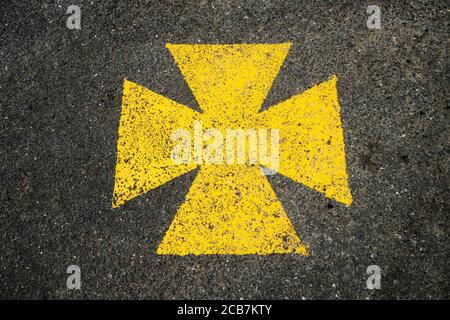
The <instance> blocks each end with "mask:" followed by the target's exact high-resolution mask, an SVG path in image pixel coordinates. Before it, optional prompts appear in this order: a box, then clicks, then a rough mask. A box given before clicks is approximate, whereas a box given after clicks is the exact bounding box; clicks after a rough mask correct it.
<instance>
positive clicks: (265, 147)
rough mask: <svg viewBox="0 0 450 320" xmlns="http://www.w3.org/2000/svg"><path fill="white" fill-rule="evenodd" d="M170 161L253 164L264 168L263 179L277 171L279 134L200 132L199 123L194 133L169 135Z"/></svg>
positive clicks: (272, 131) (270, 131) (262, 131)
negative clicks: (171, 143) (172, 145)
mask: <svg viewBox="0 0 450 320" xmlns="http://www.w3.org/2000/svg"><path fill="white" fill-rule="evenodd" d="M171 138H172V142H174V143H175V146H174V148H173V150H172V154H171V158H172V161H173V162H174V163H175V164H177V165H179V164H189V163H195V164H216V165H223V164H226V165H233V164H254V165H257V164H259V165H261V166H264V167H266V168H267V169H268V170H263V173H264V174H266V175H270V174H274V173H276V172H277V171H278V167H279V162H280V145H279V143H280V142H279V140H280V132H279V130H278V129H266V128H246V129H236V128H227V129H225V130H220V129H218V128H214V127H212V128H211V127H210V128H207V129H206V130H203V124H202V122H201V121H194V130H193V132H190V131H189V130H186V129H177V130H175V131H173V132H172V135H171Z"/></svg>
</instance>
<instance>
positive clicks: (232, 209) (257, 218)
mask: <svg viewBox="0 0 450 320" xmlns="http://www.w3.org/2000/svg"><path fill="white" fill-rule="evenodd" d="M290 46H291V44H290V43H285V44H243V45H174V44H168V45H167V47H168V49H169V50H170V52H171V53H172V55H173V56H174V58H175V61H176V62H177V64H178V66H179V68H180V70H181V72H182V74H183V76H184V78H185V80H186V81H187V83H188V84H189V86H190V88H191V90H192V92H193V94H194V96H195V97H196V99H197V101H198V103H199V106H200V108H201V110H202V113H197V112H196V111H193V110H191V109H189V108H187V107H185V106H183V105H180V104H178V103H176V102H174V101H172V100H170V99H167V98H165V97H163V96H161V95H158V94H156V93H154V92H152V91H150V90H148V89H145V88H143V87H141V86H139V85H137V84H134V83H132V82H130V81H125V84H124V93H123V101H122V116H121V122H120V128H119V141H118V160H117V166H116V178H115V187H114V200H113V206H114V207H117V206H120V205H122V204H124V203H125V202H127V201H129V200H131V199H132V198H134V197H136V196H138V195H140V194H142V193H145V192H147V191H148V190H150V189H153V188H156V187H158V186H160V185H161V184H164V183H165V182H167V181H169V180H171V179H173V178H175V177H177V176H179V175H181V174H184V173H186V172H188V171H190V170H193V169H194V168H196V166H197V165H196V164H195V161H191V162H189V163H188V164H184V163H179V164H175V163H174V162H173V161H172V159H171V152H172V150H173V148H174V143H173V142H172V140H171V134H172V133H173V132H174V131H175V130H178V129H185V130H187V131H189V132H194V131H198V130H194V122H196V121H201V124H202V126H203V130H208V129H212V128H217V129H218V130H219V131H220V132H221V133H222V135H223V136H225V135H226V130H227V129H251V128H253V129H261V128H263V129H277V130H279V134H280V155H279V172H280V173H281V174H283V175H285V176H287V177H289V178H291V179H293V180H295V181H297V182H300V183H303V184H305V185H306V186H308V187H311V188H314V189H315V190H317V191H319V192H322V193H324V194H325V195H326V196H328V197H330V198H333V199H336V200H337V201H340V202H343V203H344V204H347V205H349V204H350V203H351V199H352V198H351V194H350V190H349V187H348V176H347V173H346V167H345V152H344V140H343V131H342V125H341V121H340V107H339V103H338V99H337V90H336V77H333V78H331V80H329V81H327V82H324V83H322V84H320V85H317V86H315V87H313V88H311V89H309V90H307V91H306V92H304V93H303V94H299V95H296V96H294V97H292V98H290V99H288V100H286V101H284V102H282V103H280V104H278V105H276V106H274V107H271V108H269V109H268V110H266V111H264V112H261V113H259V110H260V108H261V105H262V103H263V101H264V99H265V97H266V95H267V93H268V90H269V89H270V86H271V84H272V82H273V79H274V78H275V77H276V75H277V73H278V71H279V69H280V67H281V65H282V63H283V61H284V59H285V57H286V55H287V53H288V50H289V48H290ZM196 123H197V122H196ZM195 135H197V136H198V135H199V133H195ZM193 140H195V141H198V139H193ZM191 143H192V149H195V152H196V153H197V156H198V150H199V146H198V145H197V146H195V147H194V145H193V144H194V142H193V141H191ZM201 147H202V148H203V147H204V145H202V146H201ZM223 149H226V148H223ZM195 157H196V156H195V155H194V158H195ZM197 162H198V163H199V164H201V162H200V161H197ZM231 163H237V162H236V161H232V162H231ZM262 164H263V163H257V164H248V163H247V164H226V163H224V164H204V163H203V164H201V169H200V171H199V173H198V176H197V177H196V178H195V181H194V182H193V185H192V186H191V188H190V190H189V192H188V194H187V196H186V199H185V202H184V203H183V204H182V205H181V206H180V208H179V210H178V212H177V214H176V216H175V218H174V221H173V222H172V224H171V226H170V227H169V230H168V231H167V233H166V235H165V237H164V239H163V241H162V242H161V243H160V245H159V247H158V249H157V253H158V254H175V255H186V254H260V255H262V254H272V253H299V254H307V252H308V249H307V247H306V246H305V245H303V244H302V243H301V241H300V239H299V237H298V236H297V234H296V232H295V230H294V228H293V226H292V224H291V222H290V221H289V219H288V217H287V215H286V213H285V211H284V210H283V207H282V205H281V203H280V202H279V200H278V199H277V197H276V195H275V193H274V191H273V190H272V187H271V186H270V184H269V183H268V181H267V179H266V177H265V176H263V175H262V174H261V172H260V168H259V167H260V165H262Z"/></svg>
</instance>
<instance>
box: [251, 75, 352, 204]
mask: <svg viewBox="0 0 450 320" xmlns="http://www.w3.org/2000/svg"><path fill="white" fill-rule="evenodd" d="M258 125H260V126H263V127H265V126H268V127H271V128H279V129H280V141H281V142H280V160H279V163H280V166H279V169H278V172H279V173H281V174H283V175H285V176H286V177H289V178H291V179H292V180H294V181H296V182H300V183H302V184H304V185H306V186H308V187H310V188H313V189H315V190H317V191H319V192H322V193H324V194H325V195H326V196H327V197H329V198H332V199H335V200H337V201H340V202H342V203H344V204H346V205H350V204H351V203H352V195H351V193H350V189H349V187H348V176H347V171H346V164H345V151H344V136H343V131H342V124H341V117H340V106H339V102H338V98H337V90H336V77H335V76H333V77H332V78H331V80H329V81H327V82H324V83H321V84H319V85H317V86H315V87H313V88H311V89H309V90H307V91H305V92H304V93H301V94H299V95H296V96H294V97H292V98H290V99H288V100H286V101H284V102H281V103H280V104H278V105H276V106H273V107H271V108H269V109H267V110H266V111H264V112H262V113H261V114H260V118H259V121H258Z"/></svg>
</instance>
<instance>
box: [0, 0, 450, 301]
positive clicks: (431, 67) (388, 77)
mask: <svg viewBox="0 0 450 320" xmlns="http://www.w3.org/2000/svg"><path fill="white" fill-rule="evenodd" d="M70 4H77V5H79V6H80V7H81V11H82V13H81V28H82V29H81V30H69V29H68V28H66V19H67V17H68V15H67V14H66V9H67V7H68V6H69V5H70ZM370 4H377V5H379V6H380V8H381V11H382V27H381V29H380V30H369V29H368V28H367V26H366V20H367V17H368V16H369V14H367V13H366V8H367V6H368V5H370ZM0 10H1V11H0V12H1V14H0V19H1V23H0V29H1V32H0V40H1V41H0V43H1V45H0V47H1V49H0V93H1V95H0V96H1V99H0V106H1V114H0V115H1V121H0V131H1V135H0V144H1V148H0V165H1V171H0V177H1V187H0V224H1V225H0V297H1V298H3V299H11V298H19V299H25V298H31V299H80V298H82V299H126V298H135V299H183V298H186V299H192V298H197V299H213V298H215V299H240V298H243V299H419V298H420V299H430V298H432V299H443V298H447V299H448V298H449V295H450V281H449V277H450V272H449V271H450V270H449V269H450V268H449V253H450V242H449V227H450V223H449V214H450V209H449V175H448V168H449V137H450V132H449V101H450V99H449V90H448V89H449V76H448V56H447V49H448V43H449V41H448V30H449V20H450V19H449V5H448V3H447V4H446V1H382V0H375V1H369V2H365V1H345V2H342V1H332V2H331V1H298V0H296V1H264V0H257V1H256V0H255V1H212V2H209V1H189V2H183V1H133V2H131V1H92V2H91V1H79V0H76V1H33V2H32V3H31V4H30V3H28V2H25V1H8V2H4V3H2V6H1V9H0ZM287 41H290V42H293V47H292V49H291V50H290V52H289V54H288V57H287V59H286V61H285V64H284V65H283V67H282V69H281V71H280V74H279V75H278V77H277V78H276V80H275V82H274V85H273V87H272V89H271V91H270V94H269V96H268V97H267V100H266V102H265V105H266V106H269V105H272V104H274V103H276V102H279V101H282V100H284V99H287V98H289V97H290V96H292V95H294V94H297V93H300V92H302V91H304V90H306V89H308V88H310V87H312V86H313V85H315V84H318V83H320V82H323V81H325V80H327V79H329V77H330V76H331V75H332V74H336V75H337V76H338V79H339V80H338V94H339V101H340V104H341V108H342V122H343V127H344V136H345V143H346V157H347V166H348V174H349V179H350V187H351V190H352V194H353V204H352V205H351V206H350V207H346V206H345V205H342V204H340V203H337V202H334V201H331V200H329V199H327V198H325V197H324V196H323V195H322V194H320V193H318V192H316V191H314V190H311V189H308V188H307V187H305V186H302V185H300V184H298V183H295V182H293V181H290V180H289V179H287V178H284V177H282V176H279V175H277V176H274V177H270V178H269V180H270V183H271V185H272V186H273V188H274V190H275V191H276V194H277V195H278V197H279V199H280V200H281V202H282V204H283V206H284V208H285V210H286V212H287V213H288V215H289V217H290V219H291V220H292V223H293V225H294V227H295V229H296V230H297V231H298V233H299V235H300V237H301V239H302V242H304V243H305V244H307V245H308V246H309V247H310V250H311V254H310V255H309V256H307V257H304V256H299V255H270V256H185V257H179V256H159V255H156V254H155V251H156V247H157V245H158V243H159V242H160V241H161V239H162V238H163V236H164V234H165V232H166V230H167V229H168V227H169V225H170V223H171V221H172V219H173V217H174V215H175V213H176V211H177V208H178V207H179V205H180V204H181V203H182V202H183V199H184V197H185V195H186V193H187V191H188V189H189V186H190V184H191V183H192V181H193V179H194V178H195V175H196V173H197V171H195V172H191V173H189V174H187V175H185V176H182V177H179V178H177V179H175V180H173V181H171V182H169V183H167V184H165V185H163V186H161V187H159V188H158V189H156V190H153V191H150V192H148V193H146V194H144V195H142V196H140V197H138V198H136V199H134V200H133V201H130V202H128V203H127V204H125V205H124V206H122V207H120V208H118V209H112V208H111V201H112V192H113V184H114V170H115V161H116V155H117V153H116V151H117V150H116V144H117V138H118V133H117V129H118V126H119V119H120V111H121V95H122V84H123V80H124V78H127V79H130V80H131V81H133V82H136V83H139V84H141V85H144V86H146V87H147V88H150V89H151V90H153V91H156V92H158V93H161V94H163V95H165V96H168V97H170V98H172V99H174V100H176V101H178V102H180V103H183V104H186V105H189V106H191V107H192V108H196V109H198V106H197V104H196V102H195V99H194V97H193V96H192V94H191V92H190V90H189V88H188V87H187V85H186V83H185V82H184V80H183V78H182V76H181V74H180V72H179V70H178V68H177V66H176V65H175V62H174V61H173V58H172V57H171V55H170V53H169V51H168V50H167V49H166V48H165V44H166V43H218V44H220V43H224V44H225V43H279V42H287ZM72 264H75V265H79V266H80V268H81V272H82V288H81V290H68V289H67V288H66V279H67V276H68V275H67V274H66V269H67V267H68V266H69V265H72ZM372 264H375V265H378V266H380V268H381V270H382V280H381V285H382V288H381V289H380V290H368V289H367V288H366V279H367V277H368V276H367V275H366V268H367V267H368V266H369V265H372Z"/></svg>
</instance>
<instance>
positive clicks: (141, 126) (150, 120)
mask: <svg viewBox="0 0 450 320" xmlns="http://www.w3.org/2000/svg"><path fill="white" fill-rule="evenodd" d="M197 114H198V112H196V111H194V110H192V109H190V108H188V107H185V106H183V105H181V104H178V103H176V102H175V101H172V100H170V99H168V98H166V97H163V96H161V95H159V94H157V93H154V92H153V91H150V90H148V89H146V88H144V87H142V86H140V85H138V84H135V83H133V82H131V81H128V80H125V82H124V86H123V97H122V115H121V118H120V126H119V141H118V143H117V164H116V177H115V184H114V197H113V207H118V206H120V205H122V204H124V203H125V202H127V201H129V200H131V199H133V198H135V197H137V196H138V195H140V194H142V193H145V192H147V191H149V190H151V189H154V188H156V187H159V186H160V185H162V184H164V183H166V182H168V181H170V180H172V179H174V178H176V177H178V176H180V175H182V174H185V173H187V172H189V171H191V170H193V169H195V168H196V165H195V164H194V163H191V164H183V165H175V164H174V163H173V161H172V159H171V151H172V149H173V147H174V143H173V142H172V139H171V134H172V132H173V131H174V130H175V129H178V128H185V129H187V130H192V120H193V119H195V117H196V116H197Z"/></svg>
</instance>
